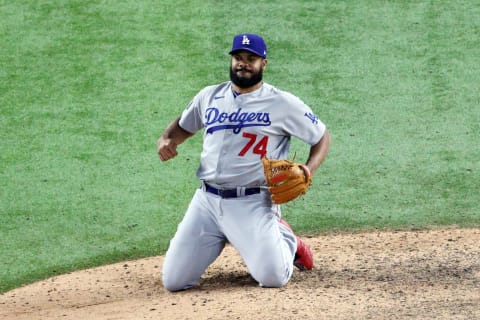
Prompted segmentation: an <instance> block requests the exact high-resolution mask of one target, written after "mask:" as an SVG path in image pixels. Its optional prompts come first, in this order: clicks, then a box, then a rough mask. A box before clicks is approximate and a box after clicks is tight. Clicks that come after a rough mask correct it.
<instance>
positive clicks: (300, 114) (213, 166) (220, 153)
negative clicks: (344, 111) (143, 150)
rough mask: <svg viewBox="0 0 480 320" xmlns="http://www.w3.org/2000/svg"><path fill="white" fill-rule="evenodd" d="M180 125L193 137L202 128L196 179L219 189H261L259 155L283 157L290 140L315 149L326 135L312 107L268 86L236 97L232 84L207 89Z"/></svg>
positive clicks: (196, 98) (265, 85)
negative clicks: (306, 144) (200, 150)
mask: <svg viewBox="0 0 480 320" xmlns="http://www.w3.org/2000/svg"><path fill="white" fill-rule="evenodd" d="M179 124H180V126H181V127H182V128H183V129H185V130H187V131H189V132H191V133H194V132H197V131H198V130H201V129H202V128H205V131H204V135H203V151H202V153H201V159H200V166H199V168H198V170H197V177H198V178H199V179H200V180H205V181H207V182H208V183H210V184H213V185H216V186H219V187H237V186H244V187H252V186H262V185H265V179H264V175H263V166H262V163H261V161H260V159H261V157H263V156H267V157H269V158H275V159H287V158H288V151H289V148H290V139H291V137H292V136H294V137H297V138H299V139H301V140H303V141H304V142H306V143H308V144H310V145H314V144H316V143H318V142H319V141H320V139H321V138H322V136H323V134H324V132H325V125H324V124H323V123H322V121H320V119H319V118H318V117H317V116H316V115H315V114H314V113H313V112H312V110H311V109H310V107H308V106H307V105H306V104H305V103H303V102H302V101H301V100H300V99H299V98H297V97H295V96H294V95H292V94H289V93H287V92H284V91H281V90H278V89H276V88H275V87H273V86H271V85H269V84H266V83H264V84H263V85H262V87H261V88H259V89H258V90H256V91H254V92H250V93H247V94H241V95H239V96H237V97H235V96H234V94H233V91H232V88H231V83H230V82H225V83H222V84H220V85H216V86H209V87H206V88H204V89H203V90H202V91H200V92H199V93H198V94H197V95H196V96H195V98H194V99H193V100H192V101H191V102H190V104H189V105H188V107H187V108H186V109H185V110H184V112H183V113H182V116H181V118H180V122H179Z"/></svg>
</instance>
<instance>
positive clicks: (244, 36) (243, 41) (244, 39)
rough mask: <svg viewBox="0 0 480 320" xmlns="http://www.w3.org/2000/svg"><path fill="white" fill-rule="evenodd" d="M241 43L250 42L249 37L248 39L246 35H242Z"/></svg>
mask: <svg viewBox="0 0 480 320" xmlns="http://www.w3.org/2000/svg"><path fill="white" fill-rule="evenodd" d="M242 44H247V45H248V44H250V39H248V37H247V36H246V35H243V40H242Z"/></svg>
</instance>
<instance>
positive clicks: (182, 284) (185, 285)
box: [162, 274, 197, 292]
mask: <svg viewBox="0 0 480 320" xmlns="http://www.w3.org/2000/svg"><path fill="white" fill-rule="evenodd" d="M162 283H163V287H164V288H165V289H167V290H168V291H170V292H175V291H181V290H187V289H190V288H192V287H193V286H195V285H196V284H197V282H195V281H190V282H188V281H186V280H185V278H184V277H177V276H175V275H173V277H172V276H167V275H165V274H163V276H162Z"/></svg>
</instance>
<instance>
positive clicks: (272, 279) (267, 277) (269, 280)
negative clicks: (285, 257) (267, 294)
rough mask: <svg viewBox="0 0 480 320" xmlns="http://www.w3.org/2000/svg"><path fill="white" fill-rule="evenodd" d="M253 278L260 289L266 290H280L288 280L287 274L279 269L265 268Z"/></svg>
mask: <svg viewBox="0 0 480 320" xmlns="http://www.w3.org/2000/svg"><path fill="white" fill-rule="evenodd" d="M253 277H254V278H255V280H257V281H258V283H259V284H260V285H261V286H262V287H266V288H280V287H283V286H284V285H286V284H287V283H288V280H290V277H289V275H288V272H287V271H286V270H281V269H279V268H272V269H267V268H266V269H264V270H262V271H261V272H257V274H256V275H253Z"/></svg>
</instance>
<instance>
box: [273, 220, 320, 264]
mask: <svg viewBox="0 0 480 320" xmlns="http://www.w3.org/2000/svg"><path fill="white" fill-rule="evenodd" d="M280 223H281V224H283V225H284V226H286V227H287V228H288V229H290V230H292V227H291V226H290V225H289V224H288V223H287V222H286V221H285V220H283V219H280ZM292 231H293V230H292ZM295 237H296V238H297V252H295V258H294V260H293V264H294V265H295V267H297V268H298V269H300V270H302V271H304V270H312V269H313V254H312V250H310V248H309V247H308V246H307V244H306V243H305V242H303V240H302V239H300V238H299V237H297V236H295Z"/></svg>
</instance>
